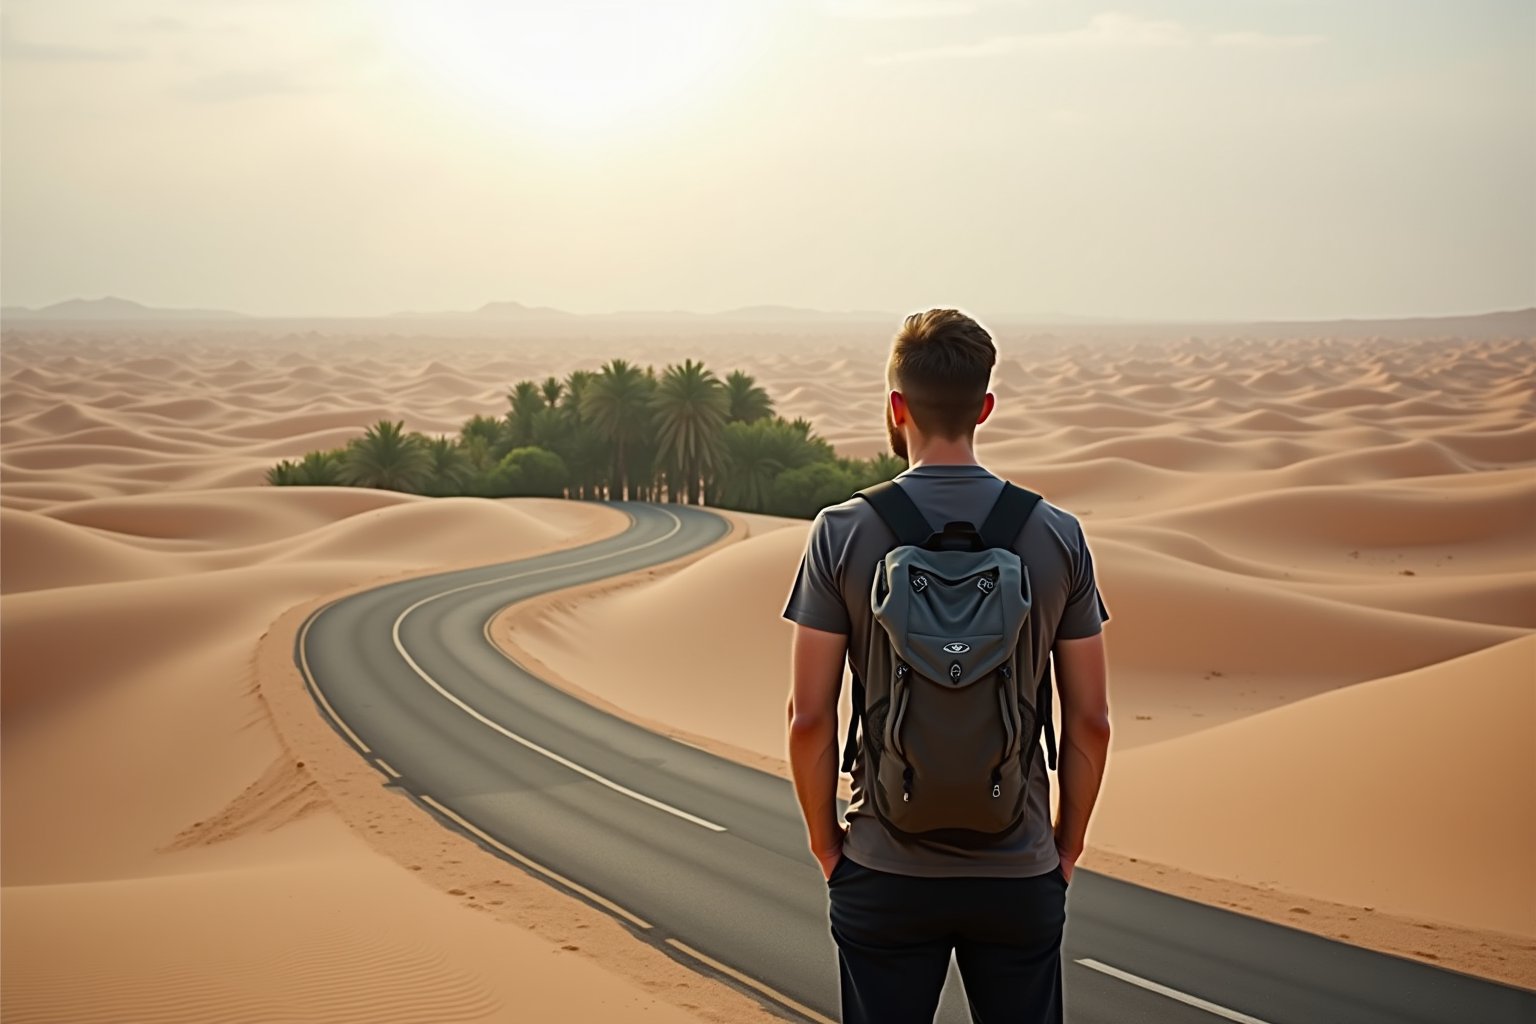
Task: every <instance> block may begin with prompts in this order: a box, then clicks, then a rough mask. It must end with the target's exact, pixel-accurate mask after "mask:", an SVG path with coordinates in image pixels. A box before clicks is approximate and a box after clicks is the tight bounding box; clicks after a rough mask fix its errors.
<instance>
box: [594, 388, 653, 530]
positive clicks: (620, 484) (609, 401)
mask: <svg viewBox="0 0 1536 1024" xmlns="http://www.w3.org/2000/svg"><path fill="white" fill-rule="evenodd" d="M646 391H647V387H646V381H645V375H644V374H643V373H641V372H640V370H639V369H638V368H637V367H635V366H633V365H631V364H630V363H629V362H627V361H626V360H623V359H610V360H609V361H608V362H607V363H604V364H603V368H602V371H601V372H600V373H598V374H596V375H595V376H594V377H592V379H591V380H589V381H587V382H586V386H585V388H584V389H583V391H582V395H581V415H582V417H583V418H584V419H585V420H587V421H588V422H589V423H591V424H592V426H593V427H595V428H596V429H597V432H598V434H599V435H601V436H602V437H604V438H606V439H607V440H608V442H609V443H610V444H612V445H613V461H612V463H611V464H612V466H613V467H614V473H613V475H612V476H611V477H610V479H609V488H608V491H609V497H618V498H621V499H623V500H628V498H629V472H628V461H627V459H626V452H625V447H626V446H627V445H628V444H629V442H630V441H631V440H633V439H634V438H636V437H637V436H638V435H639V434H640V432H641V431H643V430H645V429H646V427H647V426H648V425H649V411H650V410H649V409H648V408H647V407H646V398H647V395H646ZM615 484H616V486H615Z"/></svg>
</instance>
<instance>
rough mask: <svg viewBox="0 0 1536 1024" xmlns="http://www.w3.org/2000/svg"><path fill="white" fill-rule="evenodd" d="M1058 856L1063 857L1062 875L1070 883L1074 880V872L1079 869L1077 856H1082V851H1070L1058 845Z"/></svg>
mask: <svg viewBox="0 0 1536 1024" xmlns="http://www.w3.org/2000/svg"><path fill="white" fill-rule="evenodd" d="M1056 856H1057V857H1059V858H1061V877H1062V878H1065V879H1066V880H1067V881H1068V882H1069V883H1070V882H1071V881H1072V872H1074V871H1076V870H1077V858H1078V857H1080V856H1082V854H1081V852H1079V853H1068V852H1067V851H1066V850H1063V849H1062V848H1061V847H1059V846H1058V847H1056Z"/></svg>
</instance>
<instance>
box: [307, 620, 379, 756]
mask: <svg viewBox="0 0 1536 1024" xmlns="http://www.w3.org/2000/svg"><path fill="white" fill-rule="evenodd" d="M326 607H330V606H329V605H327V606H326ZM324 610H325V609H324V608H322V609H321V611H324ZM319 617H320V613H319V612H316V613H315V614H313V615H311V616H309V617H308V618H307V619H305V620H304V625H303V626H302V627H300V629H299V668H300V669H301V670H302V671H303V673H304V681H305V682H306V683H307V684H309V691H310V692H311V693H313V694H314V695H315V696H316V697H317V698H319V700H320V703H321V704H323V705H324V706H325V713H326V714H328V715H330V716H331V721H333V722H335V723H336V724H337V725H339V726H341V731H342V732H344V733H346V734H347V738H348V739H350V740H351V741H352V742H353V743H354V744H356V745H357V748H358V749H359V750H361V751H362V752H363V753H365V754H371V753H373V751H372V750H370V749H369V748H368V744H366V743H364V742H363V738H362V737H361V736H359V735H358V734H357V733H355V732H353V731H352V729H351V727H349V726H348V725H347V723H346V722H344V721H342V720H341V716H340V715H338V714H337V713H336V709H335V708H333V707H331V702H330V701H328V700H326V699H325V694H324V693H322V692H321V691H320V683H319V682H318V681H317V680H316V679H315V674H314V673H313V672H311V671H310V670H309V655H308V654H307V653H306V647H307V644H306V643H305V641H306V639H307V638H308V637H309V627H310V625H311V624H313V623H314V621H315V620H316V619H318V618H319Z"/></svg>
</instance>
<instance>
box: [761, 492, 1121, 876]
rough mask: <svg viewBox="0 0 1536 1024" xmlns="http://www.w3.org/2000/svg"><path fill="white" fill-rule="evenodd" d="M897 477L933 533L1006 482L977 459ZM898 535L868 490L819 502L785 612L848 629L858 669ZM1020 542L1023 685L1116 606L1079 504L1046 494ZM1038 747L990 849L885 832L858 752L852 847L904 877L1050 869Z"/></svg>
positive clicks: (970, 517) (848, 847) (847, 850)
mask: <svg viewBox="0 0 1536 1024" xmlns="http://www.w3.org/2000/svg"><path fill="white" fill-rule="evenodd" d="M896 482H897V483H898V484H899V485H900V486H901V487H902V489H903V490H904V491H906V493H907V495H908V496H909V497H911V498H912V500H913V501H914V502H915V503H916V504H917V507H918V508H919V509H920V510H921V511H922V512H923V514H924V516H925V517H926V518H927V520H928V522H929V524H930V525H931V526H932V527H933V528H934V529H936V530H937V529H940V528H942V527H943V525H944V524H945V523H947V522H951V521H953V520H965V521H968V522H971V523H973V524H975V525H978V526H979V525H980V524H981V522H982V520H983V519H984V518H985V517H986V514H987V512H988V510H990V509H991V507H992V503H993V502H994V501H995V500H996V499H997V496H998V493H999V492H1000V491H1001V490H1002V486H1003V481H1002V480H1001V479H1000V478H999V477H997V476H995V475H994V474H992V473H991V472H989V471H988V470H987V469H986V468H985V467H983V466H980V465H977V464H974V463H963V464H956V465H932V464H925V465H920V466H915V467H912V468H909V469H907V470H905V471H903V472H902V473H900V474H898V475H897V476H896ZM893 543H894V539H893V537H892V535H891V532H890V530H889V529H888V528H887V527H886V526H885V524H884V523H883V522H882V521H881V519H880V518H879V516H878V514H876V512H875V510H874V509H873V507H871V506H870V505H869V503H868V502H866V501H864V500H863V499H862V498H857V497H855V498H851V499H849V500H848V501H845V502H842V503H840V504H837V505H832V506H829V507H827V508H825V509H823V510H822V511H821V512H820V513H819V514H818V515H817V517H816V519H815V521H814V522H813V523H812V527H811V534H810V537H809V538H808V541H807V545H806V553H805V558H804V559H803V560H802V562H801V566H800V571H799V573H798V575H797V576H796V579H795V584H794V587H793V589H792V590H791V593H790V596H789V600H788V603H787V605H786V607H785V609H784V616H785V617H786V618H789V619H791V620H793V621H796V622H800V623H802V624H804V625H807V626H811V627H813V628H816V629H822V630H826V631H828V632H834V633H836V632H841V633H846V634H847V635H848V658H849V663H850V665H851V667H852V668H853V671H854V672H855V673H857V674H859V675H860V676H863V674H864V665H863V664H861V662H862V659H863V657H864V652H865V651H866V650H867V649H868V640H869V633H870V630H871V629H873V628H877V627H875V625H874V622H873V618H872V615H871V613H870V602H869V595H870V586H871V583H872V582H873V578H874V573H875V566H876V564H877V563H878V562H879V560H880V559H881V558H882V557H883V556H884V555H885V553H886V551H888V550H889V549H890V547H891V546H892V544H893ZM1014 550H1015V551H1017V552H1018V554H1019V557H1020V558H1021V560H1022V561H1023V563H1024V565H1025V567H1026V569H1027V570H1028V573H1029V581H1030V591H1031V598H1032V604H1031V608H1030V612H1029V615H1030V619H1031V627H1032V628H1031V632H1030V635H1031V637H1032V645H1033V651H1032V652H1031V654H1032V657H1031V659H1030V661H1029V662H1028V663H1027V664H1029V665H1030V667H1031V668H1032V676H1031V678H1030V679H1028V680H1021V681H1020V685H1021V689H1023V688H1025V686H1026V685H1027V687H1028V688H1029V689H1030V690H1031V691H1033V688H1034V685H1035V683H1036V682H1037V681H1038V680H1039V676H1040V674H1041V673H1043V672H1044V670H1045V665H1046V656H1047V655H1048V654H1049V653H1050V650H1051V647H1052V645H1053V643H1054V642H1055V641H1056V640H1057V639H1070V638H1077V637H1085V636H1091V635H1093V634H1094V633H1097V632H1099V631H1100V630H1101V629H1102V623H1103V622H1105V621H1107V620H1108V618H1109V612H1108V610H1107V609H1106V608H1105V606H1104V602H1103V599H1102V598H1101V597H1100V595H1099V592H1098V589H1097V586H1096V584H1095V580H1094V573H1093V560H1092V555H1091V553H1090V552H1089V550H1088V546H1087V544H1086V542H1085V541H1084V538H1083V533H1082V529H1081V526H1080V525H1079V523H1078V521H1077V519H1076V517H1074V516H1073V515H1072V514H1071V513H1069V512H1067V511H1065V510H1063V509H1060V508H1058V507H1056V506H1055V505H1051V504H1050V503H1049V502H1046V501H1041V502H1040V503H1039V504H1038V505H1037V506H1036V507H1035V509H1034V511H1033V512H1032V513H1031V514H1030V516H1029V519H1028V521H1027V522H1025V523H1023V524H1022V525H1021V529H1020V530H1019V533H1018V536H1017V537H1016V538H1015V540H1014ZM1031 756H1033V757H1034V758H1035V759H1036V764H1035V765H1034V766H1033V767H1032V768H1031V769H1030V776H1029V777H1030V784H1029V785H1030V790H1029V794H1028V796H1027V807H1028V810H1027V813H1026V814H1025V816H1024V820H1023V822H1022V823H1021V824H1020V826H1019V827H1018V828H1017V829H1015V830H1014V831H1013V832H1011V833H1009V834H1008V835H1007V836H1006V837H1004V838H1003V839H1001V840H1000V841H999V842H997V843H996V844H989V845H987V846H983V847H958V846H953V845H949V844H946V843H942V842H936V841H932V840H920V839H908V838H902V837H898V836H897V835H895V834H894V833H892V832H890V831H889V830H887V829H886V828H885V827H884V826H883V825H882V824H881V823H880V821H879V820H878V819H877V818H876V817H875V815H874V813H873V811H872V809H871V808H870V807H869V806H868V804H867V802H866V799H867V788H866V783H865V779H864V769H863V763H862V761H863V759H862V758H860V759H859V760H858V761H856V762H855V764H854V769H853V800H852V802H851V803H850V805H849V808H848V814H847V820H848V837H847V840H846V842H845V845H844V848H843V852H844V855H845V856H848V857H850V858H851V859H853V860H855V861H857V862H858V863H860V864H862V865H864V866H866V867H871V868H877V869H880V870H882V871H889V872H893V873H896V874H904V875H920V876H955V875H982V876H1011V877H1019V876H1033V875H1039V874H1042V873H1044V872H1047V871H1050V870H1051V869H1053V868H1054V867H1056V865H1057V853H1056V846H1055V840H1054V837H1053V834H1052V830H1051V822H1050V782H1049V780H1048V779H1047V778H1046V770H1045V764H1044V754H1043V752H1042V751H1040V750H1039V749H1038V748H1037V749H1036V750H1035V751H1033V753H1032V755H1031Z"/></svg>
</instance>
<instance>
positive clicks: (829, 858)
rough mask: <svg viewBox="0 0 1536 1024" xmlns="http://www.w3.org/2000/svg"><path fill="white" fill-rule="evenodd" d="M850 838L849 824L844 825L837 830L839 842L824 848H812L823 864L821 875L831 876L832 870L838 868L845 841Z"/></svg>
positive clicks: (824, 876) (818, 860)
mask: <svg viewBox="0 0 1536 1024" xmlns="http://www.w3.org/2000/svg"><path fill="white" fill-rule="evenodd" d="M847 838H848V826H847V825H843V826H842V827H841V828H839V829H838V831H837V842H836V843H834V844H832V845H830V846H828V847H827V848H826V849H824V850H812V851H811V852H812V853H814V854H815V855H816V860H817V862H818V863H819V864H821V877H822V878H831V877H832V872H833V871H836V870H837V862H838V861H840V860H842V859H843V841H844V840H846V839H847Z"/></svg>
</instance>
